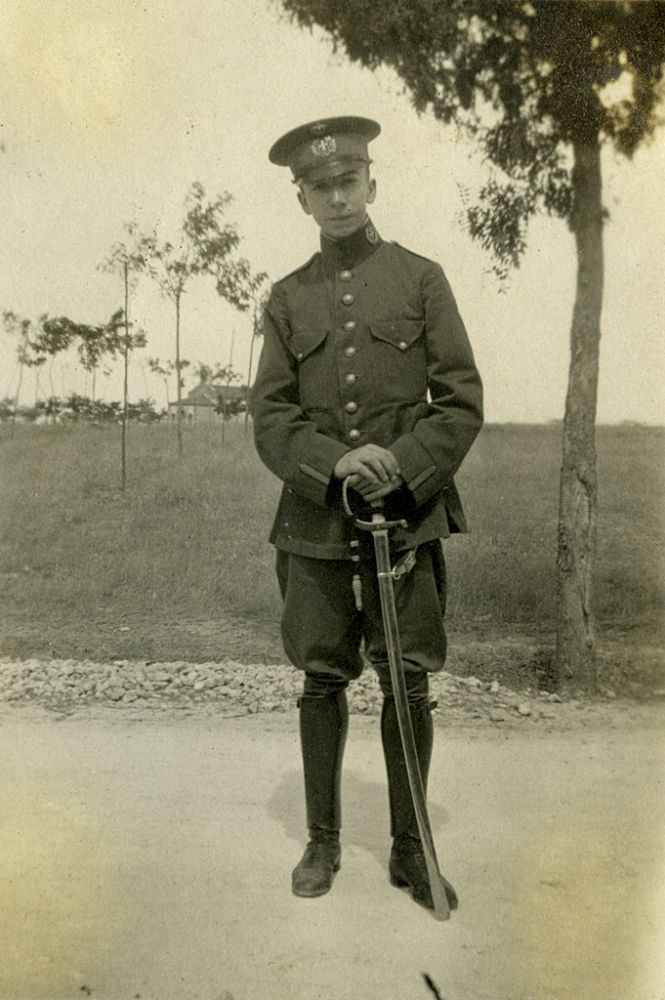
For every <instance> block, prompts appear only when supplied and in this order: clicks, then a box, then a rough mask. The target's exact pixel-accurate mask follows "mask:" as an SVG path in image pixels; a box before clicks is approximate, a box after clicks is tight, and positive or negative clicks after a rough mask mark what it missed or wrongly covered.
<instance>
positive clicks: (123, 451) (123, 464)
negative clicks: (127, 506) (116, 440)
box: [120, 261, 129, 490]
mask: <svg viewBox="0 0 665 1000" xmlns="http://www.w3.org/2000/svg"><path fill="white" fill-rule="evenodd" d="M122 276H123V280H124V284H125V344H124V351H123V361H124V372H123V383H122V432H121V446H120V482H121V485H122V489H123V490H124V489H125V486H126V485H127V411H128V393H127V389H128V386H127V367H128V360H129V359H128V354H129V264H128V263H127V261H123V265H122Z"/></svg>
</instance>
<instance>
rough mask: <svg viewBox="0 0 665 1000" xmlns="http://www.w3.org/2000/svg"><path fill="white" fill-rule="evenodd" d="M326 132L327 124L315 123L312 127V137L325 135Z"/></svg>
mask: <svg viewBox="0 0 665 1000" xmlns="http://www.w3.org/2000/svg"><path fill="white" fill-rule="evenodd" d="M325 130H326V123H325V122H315V123H314V124H313V125H312V135H323V133H324V132H325Z"/></svg>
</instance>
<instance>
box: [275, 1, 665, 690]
mask: <svg viewBox="0 0 665 1000" xmlns="http://www.w3.org/2000/svg"><path fill="white" fill-rule="evenodd" d="M282 3H283V6H284V8H285V9H286V11H287V12H289V13H290V14H291V15H292V16H293V17H294V18H295V19H296V20H297V21H298V23H299V24H300V25H302V26H304V27H308V28H312V27H313V26H314V25H319V26H321V27H322V28H323V29H324V30H325V31H327V32H329V34H330V36H331V38H332V41H333V45H334V47H335V48H336V49H338V50H339V49H341V50H344V51H346V53H347V55H348V56H349V58H350V59H351V60H353V61H356V62H359V63H361V64H362V65H363V66H366V67H369V68H370V69H375V68H377V67H378V66H379V65H381V64H385V65H387V66H390V67H392V68H393V69H394V70H395V71H396V72H397V74H398V75H399V76H400V77H401V79H402V81H403V82H404V84H405V86H406V88H407V90H408V91H409V92H410V95H411V98H412V101H413V104H414V107H415V109H416V111H418V112H419V113H421V112H424V111H426V110H428V111H430V112H431V113H432V114H433V115H434V116H435V118H437V119H438V120H439V121H441V122H442V123H443V124H450V123H453V122H454V123H456V125H457V126H458V128H460V129H461V130H463V131H464V132H466V134H467V135H469V136H470V137H471V138H472V139H473V141H474V142H475V143H477V145H478V147H479V149H480V150H481V151H482V153H483V154H484V156H485V157H486V159H487V161H488V162H489V164H491V165H493V166H494V167H495V168H496V170H495V172H494V173H493V174H492V175H491V176H490V177H489V179H488V181H487V183H486V185H485V186H484V188H483V190H482V191H481V193H480V203H479V204H477V205H475V206H472V207H470V208H469V210H468V224H469V229H470V232H471V235H472V236H473V237H474V238H476V239H478V240H480V242H481V243H482V244H483V245H484V246H485V247H486V248H488V249H489V250H491V251H492V252H493V254H494V255H495V258H496V264H497V269H498V271H499V273H502V274H505V273H506V271H507V270H508V269H509V268H510V267H512V266H515V265H517V264H518V263H519V261H520V258H521V256H522V254H523V252H524V249H525V247H526V233H527V225H528V222H529V220H530V219H531V217H532V216H533V215H535V214H536V212H540V211H545V212H546V213H549V214H550V215H554V216H559V217H560V218H562V219H565V220H566V221H567V223H568V224H569V226H570V228H571V229H572V232H573V234H574V236H575V242H576V248H577V288H576V298H575V305H574V310H573V317H572V324H571V336H570V342H571V353H570V369H569V378H568V390H567V396H566V403H565V416H564V429H563V456H562V467H561V478H560V500H559V526H558V557H557V566H558V579H557V591H558V623H557V656H556V665H555V668H554V676H553V678H552V679H553V680H554V681H555V682H557V681H566V680H572V681H574V682H575V683H580V684H584V685H586V686H588V687H593V686H594V685H595V683H596V666H595V657H594V648H595V640H594V624H593V613H592V602H591V590H592V580H593V567H594V560H595V551H596V518H597V505H598V499H597V498H598V488H597V480H596V452H595V442H594V431H595V418H596V398H597V386H598V366H599V344H600V313H601V305H602V300H603V223H604V219H605V216H606V211H605V209H604V207H603V203H602V191H601V188H602V171H601V148H602V146H603V145H608V146H613V147H614V149H616V150H617V151H618V152H619V153H622V154H624V155H625V156H627V157H631V156H632V155H633V153H634V152H635V150H636V149H637V148H638V147H639V146H640V145H641V144H642V143H643V142H645V141H646V140H648V138H649V137H650V136H651V135H652V134H653V131H654V129H655V127H656V125H657V123H658V119H657V105H658V102H659V100H660V98H661V97H662V81H663V62H664V60H665V4H663V3H659V2H654V0H593V2H590V0H567V2H565V3H556V2H552V0H501V2H496V0H445V2H443V0H390V2H388V0H386V2H377V0H282ZM611 83H616V84H620V85H621V86H617V87H615V88H609V87H608V84H611Z"/></svg>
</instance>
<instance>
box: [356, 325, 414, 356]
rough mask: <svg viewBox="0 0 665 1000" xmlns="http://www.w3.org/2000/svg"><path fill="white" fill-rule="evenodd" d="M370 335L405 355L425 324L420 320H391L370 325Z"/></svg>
mask: <svg viewBox="0 0 665 1000" xmlns="http://www.w3.org/2000/svg"><path fill="white" fill-rule="evenodd" d="M369 329H370V333H371V334H372V336H373V337H374V338H375V339H376V340H382V341H383V342H384V343H385V344H390V345H391V347H396V348H397V350H398V351H401V352H404V353H406V352H407V351H408V350H409V348H410V347H412V346H413V344H415V342H416V341H417V340H418V339H419V337H421V336H422V334H423V331H424V329H425V322H424V320H422V319H392V320H382V321H381V322H379V323H370V325H369Z"/></svg>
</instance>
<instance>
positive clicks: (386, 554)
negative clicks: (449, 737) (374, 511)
mask: <svg viewBox="0 0 665 1000" xmlns="http://www.w3.org/2000/svg"><path fill="white" fill-rule="evenodd" d="M380 517H382V515H378V517H377V521H378V518H380ZM372 539H373V541H374V554H375V556H376V568H377V578H378V583H379V596H380V599H381V614H382V616H383V630H384V633H385V637H386V649H387V651H388V664H389V666H390V679H391V682H392V688H393V695H394V698H395V708H396V711H397V722H398V724H399V733H400V737H401V740H402V749H403V751H404V762H405V764H406V772H407V775H408V778H409V787H410V789H411V798H412V799H413V808H414V812H415V814H416V822H417V823H418V832H419V834H420V840H421V842H422V845H423V853H424V855H425V864H426V865H427V875H428V878H429V884H430V890H431V892H432V902H433V903H434V916H435V917H436V919H437V920H447V919H448V917H449V916H450V907H449V905H448V897H447V895H446V890H445V887H444V884H443V879H442V878H441V872H440V871H439V865H438V862H437V858H436V850H435V848H434V841H433V839H432V830H431V827H430V822H429V816H428V815H427V804H426V798H425V788H424V785H423V779H422V775H421V773H420V766H419V764H418V754H417V752H416V741H415V737H414V735H413V726H412V724H411V714H410V712H409V704H408V699H407V693H406V682H405V680H404V662H403V659H402V644H401V642H400V637H399V627H398V623H397V607H396V605H395V591H394V588H393V577H392V571H391V566H390V548H389V544H388V531H387V529H386V530H374V531H372Z"/></svg>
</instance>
